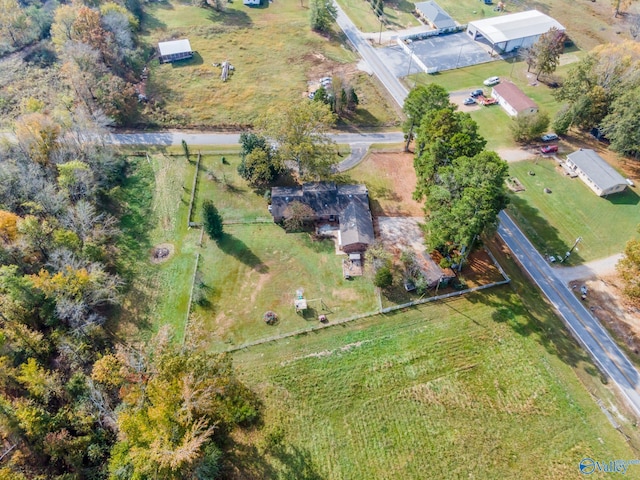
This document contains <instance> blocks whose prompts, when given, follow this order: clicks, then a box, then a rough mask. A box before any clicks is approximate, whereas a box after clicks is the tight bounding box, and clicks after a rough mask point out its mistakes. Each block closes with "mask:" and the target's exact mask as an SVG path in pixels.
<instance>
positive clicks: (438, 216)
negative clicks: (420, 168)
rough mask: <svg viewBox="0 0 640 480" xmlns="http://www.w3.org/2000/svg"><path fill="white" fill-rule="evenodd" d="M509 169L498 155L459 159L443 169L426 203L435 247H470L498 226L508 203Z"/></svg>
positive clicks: (428, 230)
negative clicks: (478, 237)
mask: <svg viewBox="0 0 640 480" xmlns="http://www.w3.org/2000/svg"><path fill="white" fill-rule="evenodd" d="M507 175H508V166H507V164H506V162H505V161H504V160H502V159H501V158H500V157H499V156H498V155H497V154H496V153H495V152H482V153H479V154H478V155H475V156H474V157H464V156H463V157H459V158H457V159H455V160H453V162H452V163H451V164H450V165H447V166H444V167H442V168H440V169H439V171H438V177H439V181H438V183H437V184H436V185H434V186H433V187H432V188H431V190H430V193H429V196H428V197H427V199H426V202H425V206H424V209H425V231H426V237H427V243H428V245H429V246H430V247H432V248H439V247H442V246H444V245H446V244H449V243H451V244H453V245H457V246H467V247H469V246H470V245H471V244H472V242H473V239H474V238H475V237H477V236H478V235H481V234H482V233H485V232H488V231H491V230H492V229H493V228H495V226H496V225H497V218H498V213H499V212H500V210H502V209H503V208H504V207H505V206H506V204H507V202H508V197H507V192H506V187H505V183H504V182H505V179H506V177H507Z"/></svg>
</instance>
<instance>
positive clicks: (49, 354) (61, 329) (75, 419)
mask: <svg viewBox="0 0 640 480" xmlns="http://www.w3.org/2000/svg"><path fill="white" fill-rule="evenodd" d="M78 121H81V122H82V123H84V124H86V119H80V118H76V119H75V121H74V122H71V123H70V124H69V125H65V126H62V127H61V126H60V124H59V123H58V122H57V121H54V120H53V119H52V118H50V117H49V116H46V115H43V114H30V115H27V116H25V117H23V118H22V119H21V120H20V121H19V122H18V123H17V125H16V136H17V138H18V142H17V143H16V144H6V145H4V146H3V148H2V150H0V312H1V313H0V363H1V364H2V374H1V375H2V380H1V381H0V434H1V436H2V439H3V445H2V448H3V452H7V451H9V450H11V451H10V452H9V453H8V454H7V456H6V457H5V458H4V459H3V464H2V470H0V472H2V474H3V475H4V476H5V477H6V478H21V475H24V476H25V477H26V478H36V477H37V475H42V476H43V477H42V478H56V476H57V475H62V474H64V473H70V474H73V475H74V477H69V478H81V477H84V478H97V475H98V473H99V472H100V471H101V470H102V468H103V467H102V465H104V463H105V462H106V460H107V458H108V455H109V450H110V445H111V444H112V442H113V441H114V440H115V435H116V431H115V430H114V429H113V428H112V427H110V426H109V423H108V422H107V421H106V418H105V416H104V415H102V414H101V409H103V408H104V405H103V404H102V403H101V395H100V393H99V392H98V390H97V389H96V388H95V386H94V385H93V382H92V381H91V379H90V376H89V374H90V370H91V366H92V364H93V362H94V361H95V360H96V359H97V358H98V356H99V355H100V354H101V353H102V352H103V351H104V350H105V349H107V348H108V347H109V345H110V340H109V336H108V335H107V333H106V332H105V329H104V324H105V321H106V320H107V318H108V317H109V315H110V312H111V310H112V308H113V306H115V305H116V304H117V303H118V301H119V297H120V294H121V291H122V285H123V284H122V281H121V279H120V277H119V275H118V273H117V271H116V268H115V264H116V262H117V258H118V253H117V251H116V250H115V248H114V244H115V239H116V237H117V235H118V233H119V232H118V228H117V224H118V222H117V219H116V218H115V217H114V216H112V215H111V214H110V213H108V212H107V208H106V207H107V205H108V201H109V192H110V190H111V189H112V188H114V187H116V186H117V184H118V181H119V179H120V178H121V174H122V169H123V165H124V164H123V161H122V159H121V158H119V157H118V156H116V155H114V154H113V153H111V152H110V151H109V150H108V149H105V148H103V147H102V146H100V145H97V144H87V143H83V142H82V141H80V138H81V137H82V133H83V131H84V130H80V129H79V128H76V124H77V122H78ZM83 128H84V127H83Z"/></svg>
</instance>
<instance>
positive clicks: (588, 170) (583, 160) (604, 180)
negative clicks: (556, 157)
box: [565, 148, 627, 197]
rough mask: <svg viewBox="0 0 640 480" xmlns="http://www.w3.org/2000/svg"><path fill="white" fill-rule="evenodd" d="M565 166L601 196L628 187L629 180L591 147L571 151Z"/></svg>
mask: <svg viewBox="0 0 640 480" xmlns="http://www.w3.org/2000/svg"><path fill="white" fill-rule="evenodd" d="M565 166H566V168H567V169H569V170H570V171H573V172H575V173H577V174H578V177H580V179H581V180H582V181H583V182H584V183H586V184H587V186H588V187H589V188H590V189H591V190H593V191H594V192H595V193H596V195H598V196H599V197H604V196H606V195H610V194H612V193H618V192H622V191H623V190H624V189H625V188H627V180H626V179H625V178H624V177H623V176H622V175H620V174H619V173H618V172H617V171H616V170H615V169H614V168H613V167H612V166H611V165H609V164H608V163H607V162H606V161H605V159H604V158H602V157H601V156H600V155H598V154H597V153H596V152H594V151H593V150H591V149H588V148H581V149H580V150H578V151H576V152H573V153H570V154H569V155H567V161H566V162H565Z"/></svg>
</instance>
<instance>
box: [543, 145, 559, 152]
mask: <svg viewBox="0 0 640 480" xmlns="http://www.w3.org/2000/svg"><path fill="white" fill-rule="evenodd" d="M540 151H541V152H542V153H555V152H557V151H558V145H545V146H544V147H540Z"/></svg>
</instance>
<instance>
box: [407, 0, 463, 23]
mask: <svg viewBox="0 0 640 480" xmlns="http://www.w3.org/2000/svg"><path fill="white" fill-rule="evenodd" d="M416 13H417V14H418V15H420V16H421V17H422V18H423V19H424V20H425V21H427V23H429V25H431V26H432V27H433V28H434V29H436V30H446V29H449V28H455V27H456V26H457V24H456V22H455V20H454V19H453V18H451V16H450V15H449V14H448V13H447V12H445V11H444V10H443V9H442V7H441V6H440V5H438V4H437V3H436V2H434V1H433V0H431V1H429V2H420V3H416Z"/></svg>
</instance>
